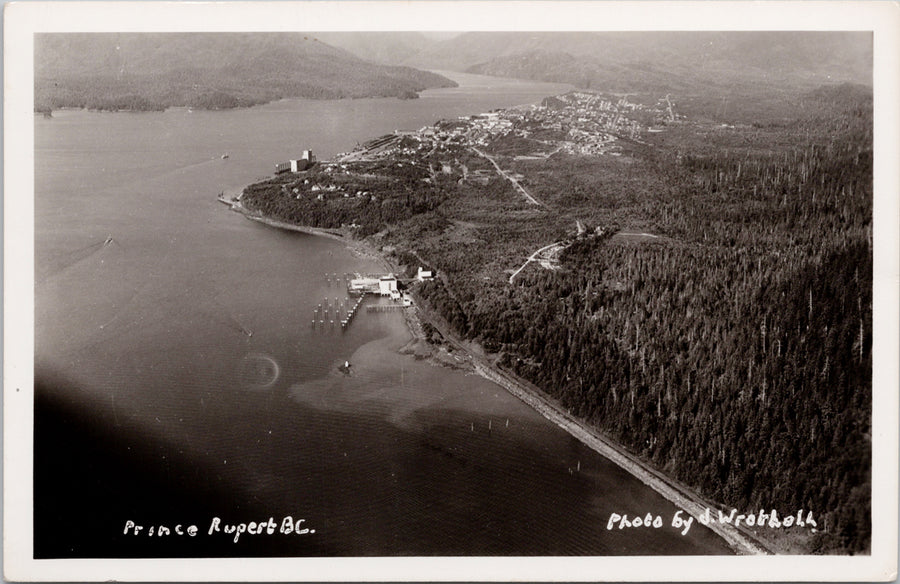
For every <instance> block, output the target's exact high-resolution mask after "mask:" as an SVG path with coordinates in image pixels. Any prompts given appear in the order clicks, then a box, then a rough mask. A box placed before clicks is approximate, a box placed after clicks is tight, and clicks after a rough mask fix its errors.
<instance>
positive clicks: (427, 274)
mask: <svg viewBox="0 0 900 584" xmlns="http://www.w3.org/2000/svg"><path fill="white" fill-rule="evenodd" d="M433 279H434V272H432V271H431V270H423V269H422V266H419V273H418V274H416V280H418V281H419V282H424V281H425V280H433Z"/></svg>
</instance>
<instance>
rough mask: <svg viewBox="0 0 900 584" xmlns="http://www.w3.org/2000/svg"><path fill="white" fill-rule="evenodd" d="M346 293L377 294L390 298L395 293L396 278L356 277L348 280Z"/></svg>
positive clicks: (388, 275)
mask: <svg viewBox="0 0 900 584" xmlns="http://www.w3.org/2000/svg"><path fill="white" fill-rule="evenodd" d="M347 292H348V293H349V294H352V295H361V294H378V295H379V296H391V295H392V294H396V293H397V277H396V276H394V274H387V275H384V276H357V277H356V278H353V279H352V280H350V284H348V285H347Z"/></svg>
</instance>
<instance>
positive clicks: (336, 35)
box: [311, 32, 438, 65]
mask: <svg viewBox="0 0 900 584" xmlns="http://www.w3.org/2000/svg"><path fill="white" fill-rule="evenodd" d="M311 34H312V35H313V36H314V37H315V38H316V39H318V40H320V41H322V42H325V43H328V44H329V45H331V46H334V47H339V48H341V49H344V50H346V51H348V52H350V53H352V54H354V55H356V56H357V57H359V58H361V59H365V60H367V61H372V62H373V63H382V64H385V65H401V64H404V63H405V61H407V60H409V59H411V58H413V57H414V56H415V55H417V54H419V53H421V52H422V51H426V50H428V49H430V48H431V47H432V46H434V45H435V44H437V43H438V41H436V40H433V39H429V38H427V37H426V36H425V35H423V34H422V33H419V32H317V33H311Z"/></svg>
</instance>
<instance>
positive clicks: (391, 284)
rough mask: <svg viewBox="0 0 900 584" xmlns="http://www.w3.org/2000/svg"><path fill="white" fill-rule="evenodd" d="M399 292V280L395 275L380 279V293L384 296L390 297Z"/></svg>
mask: <svg viewBox="0 0 900 584" xmlns="http://www.w3.org/2000/svg"><path fill="white" fill-rule="evenodd" d="M396 291H397V278H396V277H395V276H394V274H388V275H387V276H382V277H381V278H379V279H378V293H379V294H381V295H382V296H390V295H391V293H392V292H396Z"/></svg>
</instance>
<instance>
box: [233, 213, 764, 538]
mask: <svg viewBox="0 0 900 584" xmlns="http://www.w3.org/2000/svg"><path fill="white" fill-rule="evenodd" d="M219 200H220V201H222V202H225V203H227V204H230V205H231V209H232V210H233V211H235V212H237V213H240V214H241V215H243V216H244V217H246V218H247V219H250V220H252V221H257V222H259V223H262V224H264V225H268V226H270V227H274V228H276V229H285V230H288V231H295V232H299V233H306V234H309V235H316V236H320V237H327V238H330V239H333V240H336V241H341V242H344V243H345V244H346V245H347V247H348V248H349V249H350V250H351V251H352V252H354V253H357V254H360V255H364V256H365V257H367V258H370V259H374V260H377V261H379V262H380V263H381V264H382V265H383V266H385V267H386V268H387V269H388V270H390V271H397V267H396V266H394V265H393V264H392V263H391V262H390V261H389V260H388V259H387V258H386V257H385V256H384V255H383V254H382V253H381V252H379V251H378V250H376V249H375V248H374V247H373V246H372V245H371V244H369V243H368V242H365V241H361V240H356V239H351V238H350V237H347V236H344V235H341V234H338V233H334V232H333V231H332V230H327V229H321V228H317V227H306V226H302V225H295V224H291V223H287V222H284V221H279V220H277V219H272V218H270V217H265V216H263V215H260V214H256V213H252V212H250V211H248V210H247V209H246V208H245V207H244V206H243V205H241V203H240V201H237V200H234V201H226V200H224V199H221V198H220V199H219ZM430 312H431V311H430V310H427V309H426V308H425V307H424V306H423V305H422V301H421V299H420V298H418V297H415V302H413V305H412V307H411V310H408V311H404V312H403V315H404V324H405V326H406V328H407V331H408V334H409V340H408V341H407V342H405V343H404V344H403V345H402V346H401V347H399V348H398V349H397V352H398V353H400V354H403V355H408V356H414V357H415V358H417V359H419V358H426V359H428V360H429V361H431V362H432V363H434V364H435V365H440V366H445V367H461V368H469V369H471V371H472V372H473V373H475V374H477V375H479V376H480V377H483V378H485V379H487V380H488V381H491V382H493V383H495V384H496V385H498V386H500V387H501V388H502V389H504V390H505V391H507V392H508V393H510V394H512V395H513V396H514V397H516V398H517V399H519V400H520V401H522V402H523V403H525V404H526V405H527V406H529V407H530V408H531V409H533V410H534V411H536V412H537V413H538V414H540V415H541V416H542V417H543V418H544V419H546V420H548V421H549V422H552V423H553V424H555V425H556V426H558V427H560V428H561V429H563V430H564V431H565V432H567V433H568V434H569V435H571V436H572V437H574V438H576V439H577V440H579V441H580V442H582V443H583V444H585V445H586V446H587V447H589V448H590V449H592V450H594V451H595V452H597V453H598V454H600V455H601V456H603V457H604V458H606V459H608V460H609V461H611V462H612V463H613V464H615V465H616V466H618V467H620V468H621V469H623V470H624V471H626V472H627V473H629V474H631V475H632V476H634V477H635V478H636V479H638V480H639V481H641V482H642V483H643V484H644V485H646V486H647V487H649V488H650V489H652V490H653V491H655V492H656V493H658V494H659V495H661V496H662V497H663V498H665V499H666V500H668V501H669V502H671V503H672V504H674V505H676V506H677V507H679V508H681V509H683V510H684V511H685V512H686V513H688V514H689V515H691V516H693V517H695V518H696V517H699V516H700V515H701V514H703V513H704V512H705V511H706V509H710V510H711V512H714V511H716V510H717V509H718V508H719V507H718V506H716V505H714V504H711V503H709V502H708V501H705V500H704V499H703V498H702V497H700V496H699V495H698V494H696V493H694V492H693V491H692V490H691V489H689V488H688V487H687V486H685V485H681V484H680V483H679V482H678V481H676V480H675V479H673V478H671V477H669V476H667V475H665V474H664V473H662V472H661V471H658V470H656V469H654V468H652V467H651V466H649V465H648V464H647V463H645V462H644V461H642V460H640V459H639V458H638V457H637V456H635V455H634V454H631V453H630V452H628V451H627V450H625V448H624V447H622V446H621V445H619V444H617V443H615V441H613V440H612V439H611V438H609V437H607V436H605V435H604V434H603V433H602V432H600V431H599V430H597V429H595V428H592V427H591V426H589V425H588V424H586V423H584V422H583V421H581V420H578V419H577V418H575V417H573V416H571V415H570V414H568V413H566V412H565V411H563V409H562V408H561V407H560V406H559V405H558V404H557V403H555V402H554V400H552V398H550V397H549V396H547V395H546V394H545V393H544V392H543V391H541V390H540V388H538V387H536V386H534V385H533V384H531V383H529V382H528V381H526V380H524V379H521V378H519V377H518V376H516V375H514V374H512V373H510V372H507V371H505V370H503V369H500V368H499V367H497V366H496V365H494V364H493V363H491V362H490V361H489V360H488V359H487V358H485V357H484V356H481V355H476V354H475V353H474V352H473V351H472V350H471V349H470V348H469V347H467V346H466V343H464V342H463V341H461V340H460V339H458V338H457V337H456V335H454V334H452V333H451V332H450V331H449V330H447V328H446V327H445V326H444V325H443V323H440V322H436V319H435V318H433V317H432V316H430ZM423 321H426V322H428V323H429V324H431V325H432V326H433V327H434V328H435V329H436V330H437V331H438V332H439V333H440V334H441V336H442V337H443V338H444V343H446V344H449V345H452V346H453V348H454V349H455V351H454V352H455V353H456V354H457V355H459V354H460V353H461V354H462V355H463V362H462V363H457V364H453V363H450V362H448V360H447V359H446V358H445V357H444V356H443V355H442V353H444V352H446V350H445V349H444V350H443V351H442V347H439V346H435V345H433V344H431V343H429V342H428V340H427V339H426V338H425V335H424V332H423V329H422V322H423ZM442 344H443V343H442ZM457 360H458V359H457ZM706 527H708V528H709V529H710V530H711V531H713V532H714V533H716V534H717V535H718V536H719V537H721V538H722V539H723V540H725V542H726V543H727V544H728V546H729V547H731V548H732V549H733V550H734V551H735V552H736V553H737V554H738V555H765V554H772V553H776V551H775V550H773V549H772V548H771V546H770V545H766V544H764V543H762V541H760V539H758V538H755V537H753V536H752V535H750V534H749V533H747V532H746V530H745V529H741V528H735V527H733V526H732V525H730V524H721V523H718V522H717V521H712V522H710V523H709V525H707V526H706Z"/></svg>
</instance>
